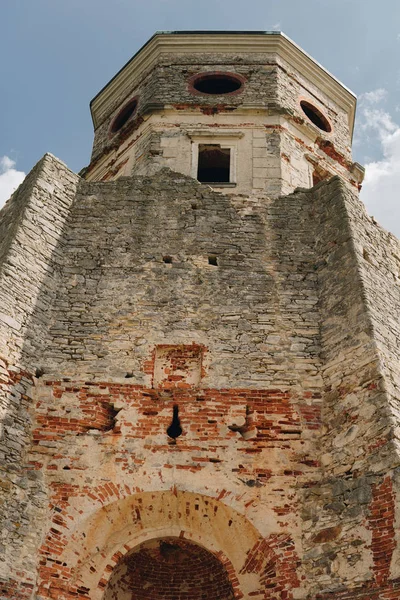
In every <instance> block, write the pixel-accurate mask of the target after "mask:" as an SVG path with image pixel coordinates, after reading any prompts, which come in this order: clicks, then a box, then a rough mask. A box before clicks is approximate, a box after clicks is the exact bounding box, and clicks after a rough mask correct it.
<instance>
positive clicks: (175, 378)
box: [153, 344, 204, 388]
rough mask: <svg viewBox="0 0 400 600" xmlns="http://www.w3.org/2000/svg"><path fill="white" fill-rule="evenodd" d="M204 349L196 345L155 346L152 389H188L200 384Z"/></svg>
mask: <svg viewBox="0 0 400 600" xmlns="http://www.w3.org/2000/svg"><path fill="white" fill-rule="evenodd" d="M203 351H204V348H203V347H202V346H199V345H198V344H191V345H179V346H172V345H162V346H157V348H156V350H155V357H154V370H153V387H155V388H177V387H178V388H189V387H196V386H198V385H199V384H200V380H201V377H202V370H203V365H202V362H203Z"/></svg>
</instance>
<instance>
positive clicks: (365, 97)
mask: <svg viewBox="0 0 400 600" xmlns="http://www.w3.org/2000/svg"><path fill="white" fill-rule="evenodd" d="M386 97H387V90H385V88H378V89H376V90H372V91H371V92H365V94H361V95H360V97H359V101H360V103H361V104H378V103H379V102H382V100H385V99H386Z"/></svg>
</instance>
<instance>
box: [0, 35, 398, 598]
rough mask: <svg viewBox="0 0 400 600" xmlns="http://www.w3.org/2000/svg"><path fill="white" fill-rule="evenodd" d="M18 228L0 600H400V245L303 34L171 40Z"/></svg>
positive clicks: (125, 75) (5, 298) (3, 223)
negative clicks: (369, 199) (301, 43)
mask: <svg viewBox="0 0 400 600" xmlns="http://www.w3.org/2000/svg"><path fill="white" fill-rule="evenodd" d="M91 108H92V115H93V121H94V126H95V141H94V147H93V155H92V159H91V162H90V165H89V166H88V167H87V168H86V169H84V170H83V171H82V172H81V174H80V176H78V175H75V174H74V173H72V172H71V171H69V170H68V169H67V168H66V167H65V165H64V164H63V163H61V162H60V161H59V160H58V159H56V158H54V157H53V156H51V155H46V156H45V157H44V158H43V159H42V160H41V161H40V162H39V163H38V164H37V165H36V167H35V168H34V169H33V170H32V172H31V173H30V174H29V175H28V176H27V178H26V180H25V182H24V183H23V184H22V185H21V186H20V188H19V189H18V190H17V192H16V193H15V194H14V195H13V197H12V198H11V199H10V200H9V202H8V203H7V204H6V206H5V207H4V208H3V210H2V211H1V213H0V383H1V387H0V420H1V441H0V458H1V462H0V515H1V521H0V522H1V527H0V535H1V539H0V598H1V599H2V600H5V599H7V600H10V599H14V600H16V599H18V600H22V599H26V600H27V599H29V600H32V599H36V600H44V599H49V598H51V599H57V600H73V599H74V600H76V599H77V598H81V599H83V600H84V599H91V600H139V599H140V600H234V599H237V600H239V599H242V598H243V599H246V600H269V599H274V600H301V599H304V600H305V599H307V600H317V599H321V600H322V599H323V600H350V599H358V600H361V599H362V600H393V599H396V598H400V543H399V541H400V539H399V538H400V532H399V530H400V527H399V526H400V508H399V507H400V443H399V442H400V439H399V438H400V427H399V417H400V402H399V401H400V394H399V381H400V366H399V364H400V363H399V358H400V356H399V339H400V319H399V313H400V310H399V307H400V280H399V273H400V243H399V241H398V240H397V239H396V238H394V236H392V235H391V234H389V233H387V232H386V231H384V230H383V229H382V228H380V227H379V226H378V225H377V224H376V223H375V221H373V220H372V219H371V218H369V217H368V216H367V214H366V213H365V210H364V208H363V206H362V204H361V203H360V201H359V200H358V189H359V187H360V183H361V181H362V175H363V170H362V168H361V167H360V166H359V165H357V164H356V163H354V162H353V161H352V158H351V137H352V130H353V123H354V111H355V98H354V96H353V94H352V93H351V92H350V91H349V90H347V89H346V88H345V87H344V86H343V85H342V84H341V83H339V82H338V81H337V80H336V79H335V78H334V77H332V76H331V75H330V74H329V73H328V72H327V71H326V70H325V69H324V68H322V67H321V66H320V65H318V64H317V63H316V62H315V61H314V60H313V59H312V58H310V57H309V56H308V55H307V54H305V53H304V52H303V51H302V50H301V49H300V48H299V47H297V46H296V45H295V44H294V43H293V42H291V41H290V40H289V39H288V38H287V37H285V36H284V35H282V34H280V33H276V32H270V33H264V32H255V33H242V32H238V33H226V32H213V33H207V32H178V33H177V32H172V33H160V34H156V35H155V36H154V37H153V38H151V40H150V41H149V42H148V43H147V44H146V45H145V46H144V47H143V48H142V49H141V50H140V51H139V52H138V53H137V54H136V55H135V56H134V57H133V58H132V60H131V61H130V62H129V63H128V64H127V65H125V67H123V68H122V70H121V71H120V72H119V73H118V74H117V75H116V76H115V77H114V78H113V79H112V80H111V81H110V83H108V84H107V85H106V87H105V88H104V89H103V90H102V91H101V92H100V93H99V94H98V95H97V96H96V98H95V99H94V100H93V101H92V104H91Z"/></svg>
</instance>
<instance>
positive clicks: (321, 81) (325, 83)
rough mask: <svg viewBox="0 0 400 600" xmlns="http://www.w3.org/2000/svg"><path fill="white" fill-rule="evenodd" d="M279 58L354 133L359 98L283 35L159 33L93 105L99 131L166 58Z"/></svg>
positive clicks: (268, 33) (121, 71)
mask: <svg viewBox="0 0 400 600" xmlns="http://www.w3.org/2000/svg"><path fill="white" fill-rule="evenodd" d="M196 53H206V54H214V55H215V54H232V53H246V54H249V55H251V54H256V53H257V54H260V53H268V54H277V55H278V56H280V57H281V58H282V59H283V60H284V61H285V62H286V63H288V64H289V65H290V66H291V67H292V68H294V69H295V70H297V71H298V72H299V73H301V74H302V75H303V76H304V77H306V78H307V79H308V80H310V81H312V82H313V83H314V85H316V86H317V87H318V88H320V89H321V91H323V92H324V93H325V94H326V95H327V96H328V97H329V98H331V99H332V100H333V101H334V102H335V103H336V104H337V105H339V106H340V107H341V108H342V109H343V110H345V111H346V112H347V114H348V118H349V127H350V131H351V132H352V131H353V127H354V117H355V108H356V96H355V95H354V94H353V93H352V92H351V91H350V90H349V89H348V88H346V87H345V86H344V85H343V84H342V83H340V81H338V80H337V79H336V78H335V77H334V76H333V75H331V74H330V73H329V72H328V71H327V70H326V69H324V68H323V67H322V66H321V65H320V64H319V63H317V62H316V61H315V60H314V59H313V58H311V56H309V55H308V54H307V53H306V52H304V50H302V49H301V48H300V47H299V46H298V45H297V44H295V43H294V42H292V40H290V39H289V38H288V37H287V36H286V35H284V34H283V33H280V32H254V33H246V32H237V33H235V32H226V33H224V32H214V33H213V32H208V33H207V32H181V33H180V32H172V33H163V32H160V33H156V34H155V35H154V36H153V37H152V38H151V39H150V40H149V41H148V42H147V44H145V45H144V46H143V47H142V48H141V49H140V50H139V51H138V52H137V53H136V54H135V56H134V57H133V58H132V59H131V60H130V61H129V62H128V63H127V64H126V65H125V66H124V67H123V68H122V69H121V70H120V71H119V72H118V73H117V74H116V75H115V77H114V78H113V79H111V81H110V82H109V83H108V84H107V85H106V86H105V87H104V88H103V89H102V90H101V91H100V92H99V94H97V96H95V98H94V99H93V100H92V102H91V105H90V106H91V112H92V117H93V123H94V126H95V128H96V127H97V126H98V125H99V124H101V122H102V121H103V119H104V117H105V115H106V114H107V112H108V110H109V107H110V106H111V104H112V103H113V101H114V99H115V97H116V96H117V95H120V94H121V93H122V95H124V93H123V92H124V90H126V94H128V91H129V88H130V87H131V86H132V81H134V80H137V81H139V80H140V79H141V78H142V77H143V75H144V74H145V73H146V72H147V71H148V70H149V69H151V68H152V66H153V65H154V64H156V63H157V61H158V60H159V59H160V58H161V57H162V55H163V54H180V55H185V54H189V55H190V54H196Z"/></svg>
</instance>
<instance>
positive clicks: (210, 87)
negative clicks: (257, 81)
mask: <svg viewBox="0 0 400 600" xmlns="http://www.w3.org/2000/svg"><path fill="white" fill-rule="evenodd" d="M192 86H193V88H194V89H195V90H196V91H197V92H200V93H201V94H209V95H211V96H219V95H221V94H232V93H233V92H237V91H239V90H240V89H241V87H242V86H243V81H242V79H241V78H239V77H238V76H236V75H231V74H229V73H209V74H208V73H203V74H202V75H197V76H196V77H195V78H194V79H193V80H192Z"/></svg>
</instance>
